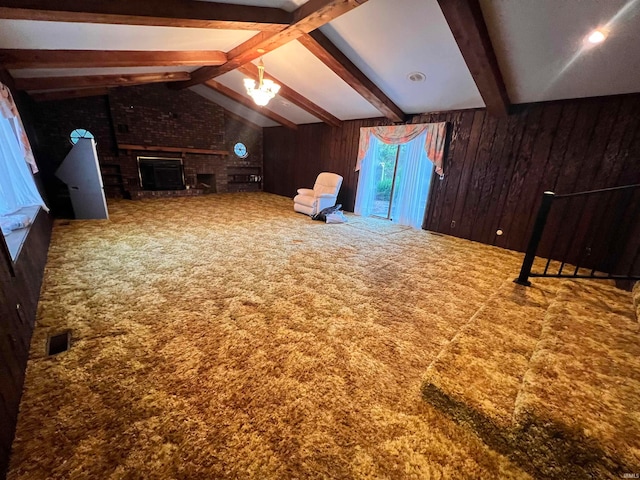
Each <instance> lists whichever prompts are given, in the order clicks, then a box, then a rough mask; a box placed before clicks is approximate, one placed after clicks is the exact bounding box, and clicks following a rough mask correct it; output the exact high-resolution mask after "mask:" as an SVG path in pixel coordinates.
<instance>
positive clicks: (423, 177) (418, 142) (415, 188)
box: [354, 131, 434, 229]
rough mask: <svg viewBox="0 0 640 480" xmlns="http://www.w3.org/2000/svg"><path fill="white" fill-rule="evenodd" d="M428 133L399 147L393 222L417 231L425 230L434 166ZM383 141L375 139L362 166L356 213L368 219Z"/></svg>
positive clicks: (371, 139)
mask: <svg viewBox="0 0 640 480" xmlns="http://www.w3.org/2000/svg"><path fill="white" fill-rule="evenodd" d="M426 139H427V132H426V131H423V132H422V133H421V134H420V135H418V136H417V137H415V138H414V139H413V140H410V141H408V142H406V143H403V144H401V145H400V146H399V148H400V152H399V154H398V164H397V167H396V176H395V183H394V189H393V197H392V198H391V221H392V222H394V223H398V224H400V225H409V226H411V227H413V228H416V229H420V228H422V221H423V218H424V212H425V209H426V206H427V197H428V196H429V187H430V185H431V175H432V173H433V169H434V164H433V163H432V162H431V160H430V159H429V157H428V156H427V153H426V151H425V148H424V144H425V141H426ZM382 143H383V142H381V141H380V140H379V139H378V138H377V137H375V136H373V135H372V136H371V138H370V139H369V148H368V149H367V151H366V153H365V155H364V157H363V158H362V162H361V164H360V176H359V177H358V189H357V191H356V204H355V208H354V213H355V214H356V215H362V216H364V217H366V216H369V215H371V213H372V211H373V206H374V201H375V196H376V182H377V180H378V178H377V176H376V166H377V163H376V162H378V161H379V160H380V145H382Z"/></svg>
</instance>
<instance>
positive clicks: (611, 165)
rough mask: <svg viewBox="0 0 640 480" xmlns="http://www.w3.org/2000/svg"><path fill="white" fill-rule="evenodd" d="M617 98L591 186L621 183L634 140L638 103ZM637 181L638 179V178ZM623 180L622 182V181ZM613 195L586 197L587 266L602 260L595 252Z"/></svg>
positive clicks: (609, 185)
mask: <svg viewBox="0 0 640 480" xmlns="http://www.w3.org/2000/svg"><path fill="white" fill-rule="evenodd" d="M619 100H620V108H619V110H618V111H617V115H616V118H615V123H614V125H613V128H612V130H611V134H610V135H609V140H608V142H607V145H606V148H605V151H604V155H603V156H602V161H600V162H599V170H598V173H597V174H596V176H595V179H594V181H593V183H592V185H591V186H590V189H599V188H606V187H611V186H615V185H619V184H620V180H619V177H620V173H621V172H622V171H623V170H624V166H625V162H624V161H621V160H623V156H624V155H625V152H628V148H629V147H630V146H631V143H632V141H633V139H634V136H635V132H636V131H637V128H638V116H637V115H635V113H634V112H636V111H637V108H639V107H640V105H638V103H639V102H638V101H637V98H636V99H635V100H636V101H629V100H628V99H626V98H625V97H622V98H620V99H619ZM639 180H640V179H639ZM622 183H624V182H622ZM613 202H614V200H613V197H611V195H607V194H605V195H596V196H593V197H591V198H590V199H589V200H588V205H587V206H586V207H585V209H586V210H587V211H590V212H591V217H592V220H591V228H590V230H589V232H588V233H587V234H586V244H585V248H587V247H588V248H590V249H591V250H590V252H593V254H591V253H590V252H587V253H589V255H587V258H586V259H585V260H586V262H587V263H588V264H589V265H597V263H598V262H599V261H600V260H601V259H600V257H599V256H598V252H600V251H601V249H602V248H603V246H604V245H605V243H606V242H607V239H606V237H604V236H603V232H602V228H601V227H603V226H605V227H606V223H607V221H608V218H610V215H609V214H610V209H611V208H612V206H613V204H614V203H613Z"/></svg>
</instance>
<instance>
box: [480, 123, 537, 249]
mask: <svg viewBox="0 0 640 480" xmlns="http://www.w3.org/2000/svg"><path fill="white" fill-rule="evenodd" d="M527 115H528V111H527V110H524V111H522V112H520V113H519V114H518V116H513V117H512V119H513V125H511V120H512V119H510V122H509V123H510V124H509V128H508V133H507V144H506V145H505V148H504V151H503V158H502V164H503V167H502V168H501V170H500V172H499V173H498V179H497V181H496V186H497V187H498V189H497V190H496V192H495V193H494V198H496V200H495V202H494V204H493V206H492V208H491V209H489V218H491V219H492V225H491V229H490V230H489V235H491V238H492V241H491V244H492V245H497V244H498V243H499V240H502V239H503V238H504V236H498V235H497V234H496V231H497V230H498V229H501V230H503V231H504V232H506V227H507V226H508V223H506V222H505V219H504V210H505V204H506V202H507V198H508V195H509V186H510V184H511V176H512V175H513V172H514V169H515V166H516V160H517V158H518V156H517V154H518V149H519V148H520V143H521V142H522V136H523V135H524V130H525V127H526V126H527V123H526V120H527ZM512 127H513V129H512Z"/></svg>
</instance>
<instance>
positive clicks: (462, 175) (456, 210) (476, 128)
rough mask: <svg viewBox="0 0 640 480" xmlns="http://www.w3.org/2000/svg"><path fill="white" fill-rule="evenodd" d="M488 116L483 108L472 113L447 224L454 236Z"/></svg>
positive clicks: (460, 223)
mask: <svg viewBox="0 0 640 480" xmlns="http://www.w3.org/2000/svg"><path fill="white" fill-rule="evenodd" d="M488 116H489V115H488V114H487V113H486V112H484V111H483V110H476V112H475V113H474V114H473V124H472V126H471V132H470V134H469V142H468V144H467V148H466V151H465V155H464V159H463V160H462V166H461V170H460V172H459V183H458V189H457V193H456V196H455V202H454V206H453V212H452V215H451V222H452V223H451V224H450V225H449V232H451V233H452V234H455V235H456V236H459V233H458V232H459V231H460V227H461V226H462V219H463V217H462V215H463V213H464V203H465V199H466V198H467V191H468V190H469V180H470V178H471V174H472V172H473V165H474V162H475V159H476V153H477V151H478V144H479V143H480V136H481V134H482V126H483V125H484V121H485V117H488ZM453 222H455V223H453ZM454 232H455V233H454Z"/></svg>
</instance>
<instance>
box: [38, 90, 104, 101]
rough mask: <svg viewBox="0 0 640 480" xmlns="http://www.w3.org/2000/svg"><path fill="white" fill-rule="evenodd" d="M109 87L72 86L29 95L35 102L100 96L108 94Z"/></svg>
mask: <svg viewBox="0 0 640 480" xmlns="http://www.w3.org/2000/svg"><path fill="white" fill-rule="evenodd" d="M108 94H109V89H108V88H106V87H96V88H74V89H71V90H56V91H54V92H34V93H30V94H29V96H30V97H31V98H32V99H33V100H35V101H36V102H50V101H54V100H68V99H70V98H84V97H100V96H102V95H108Z"/></svg>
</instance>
